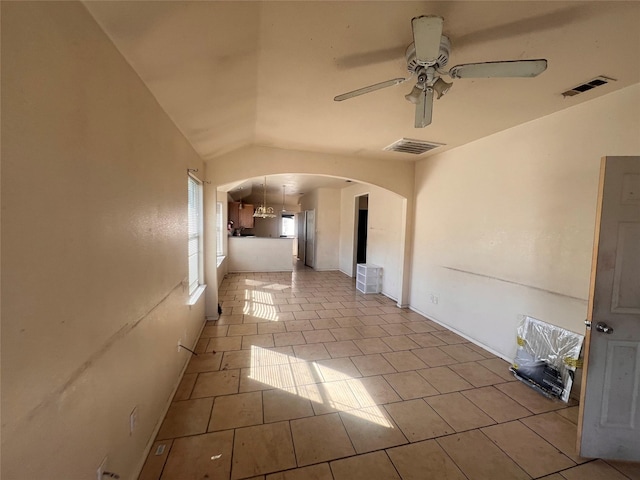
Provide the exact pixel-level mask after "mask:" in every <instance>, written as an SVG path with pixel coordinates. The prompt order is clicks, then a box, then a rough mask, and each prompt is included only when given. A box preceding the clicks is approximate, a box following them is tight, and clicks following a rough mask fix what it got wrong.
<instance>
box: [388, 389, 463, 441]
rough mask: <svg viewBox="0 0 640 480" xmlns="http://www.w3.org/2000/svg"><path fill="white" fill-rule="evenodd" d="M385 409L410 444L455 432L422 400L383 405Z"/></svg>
mask: <svg viewBox="0 0 640 480" xmlns="http://www.w3.org/2000/svg"><path fill="white" fill-rule="evenodd" d="M385 409H386V410H387V412H389V414H390V415H391V417H392V418H393V420H394V421H395V422H396V424H397V425H398V426H399V427H400V430H402V433H404V435H405V437H407V439H408V440H409V441H410V442H417V441H420V440H427V439H429V438H434V437H440V436H442V435H449V434H451V433H455V430H454V429H453V428H451V426H450V425H449V424H447V422H445V421H444V420H443V419H442V417H440V415H438V414H437V413H436V412H435V410H433V408H431V407H430V406H429V405H428V404H427V403H426V402H425V401H424V400H422V399H416V400H409V401H406V402H397V403H393V404H390V405H385Z"/></svg>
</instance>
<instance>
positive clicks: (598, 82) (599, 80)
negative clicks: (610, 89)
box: [562, 76, 615, 97]
mask: <svg viewBox="0 0 640 480" xmlns="http://www.w3.org/2000/svg"><path fill="white" fill-rule="evenodd" d="M609 82H615V80H614V79H613V78H609V77H603V76H600V77H596V78H594V79H593V80H589V81H588V82H585V83H583V84H581V85H578V86H577V87H573V88H572V89H570V90H567V91H566V92H562V96H563V97H573V96H574V95H578V94H579V93H583V92H586V91H587V90H591V89H593V88H596V87H601V86H602V85H606V84H607V83H609Z"/></svg>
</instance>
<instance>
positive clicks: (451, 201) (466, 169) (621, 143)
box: [411, 85, 640, 358]
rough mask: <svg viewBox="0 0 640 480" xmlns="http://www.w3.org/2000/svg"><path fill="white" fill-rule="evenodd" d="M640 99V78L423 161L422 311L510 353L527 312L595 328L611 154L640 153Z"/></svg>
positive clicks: (418, 249) (415, 303) (416, 279)
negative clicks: (592, 281) (597, 260)
mask: <svg viewBox="0 0 640 480" xmlns="http://www.w3.org/2000/svg"><path fill="white" fill-rule="evenodd" d="M639 105H640V86H638V85H636V86H633V87H629V88H627V89H624V90H621V91H618V92H615V93H612V94H609V95H607V96H604V97H601V98H599V99H596V100H593V101H590V102H587V103H583V104H580V105H578V106H575V107H572V108H569V109H567V110H564V111H562V112H559V113H556V114H553V115H550V116H548V117H544V118H541V119H539V120H535V121H533V122H530V123H527V124H524V125H521V126H518V127H515V128H512V129H509V130H507V131H504V132H501V133H498V134H495V135H493V136H491V137H487V138H484V139H482V140H479V141H476V142H473V143H471V144H468V145H466V146H463V147H460V148H457V149H454V150H451V151H448V152H444V153H442V154H440V155H436V156H433V157H431V158H429V159H426V160H424V161H421V162H420V163H419V164H418V165H417V170H416V207H415V208H416V214H415V235H414V239H413V244H414V252H415V253H414V255H413V262H412V284H411V305H412V307H414V308H415V309H416V310H418V311H419V312H422V313H424V314H426V315H427V316H429V317H432V318H434V319H436V320H438V321H440V322H442V323H444V324H446V325H448V326H451V327H453V328H455V329H457V330H459V331H460V332H462V333H463V334H465V335H467V336H468V337H470V338H472V339H474V340H476V341H478V342H480V343H482V344H484V345H486V346H488V347H490V348H491V349H493V350H494V351H496V352H498V353H499V354H501V355H503V356H505V357H507V358H511V357H512V356H513V354H514V353H515V329H516V326H517V324H518V322H519V319H520V316H521V315H531V316H533V317H537V318H539V319H541V320H544V321H547V322H550V323H553V324H556V325H559V326H562V327H564V328H567V329H569V330H572V331H575V332H579V333H582V332H584V325H583V321H584V319H585V315H586V308H587V295H588V284H589V274H590V267H591V250H592V245H593V232H594V221H595V208H596V197H597V185H598V174H599V164H600V158H601V157H602V156H604V155H637V154H638V153H640V135H638V132H640V109H639ZM432 296H434V298H433V301H432ZM435 297H437V303H434V302H435V301H436V299H435Z"/></svg>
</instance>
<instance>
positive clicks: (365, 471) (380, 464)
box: [331, 452, 401, 480]
mask: <svg viewBox="0 0 640 480" xmlns="http://www.w3.org/2000/svg"><path fill="white" fill-rule="evenodd" d="M331 471H332V472H333V478H334V479H335V480H371V479H372V478H380V479H382V478H384V479H385V480H401V478H400V476H399V475H398V473H397V472H396V470H395V468H394V467H393V464H392V463H391V460H389V457H388V456H387V454H386V453H385V452H374V453H367V454H364V455H358V456H355V457H350V458H345V459H342V460H335V461H333V462H331Z"/></svg>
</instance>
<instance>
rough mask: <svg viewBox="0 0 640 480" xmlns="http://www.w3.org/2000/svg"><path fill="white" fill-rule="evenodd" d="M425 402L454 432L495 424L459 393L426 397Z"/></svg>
mask: <svg viewBox="0 0 640 480" xmlns="http://www.w3.org/2000/svg"><path fill="white" fill-rule="evenodd" d="M425 401H426V402H427V403H428V404H429V405H430V406H431V408H433V409H434V410H435V411H436V412H437V413H438V415H440V416H441V417H442V418H443V419H444V420H445V421H446V422H447V423H448V424H449V425H451V426H452V427H453V428H454V429H455V431H456V432H462V431H464V430H471V429H473V428H479V427H485V426H488V425H492V424H494V423H495V422H494V421H493V420H492V419H491V417H489V416H488V415H487V414H485V413H484V412H483V411H482V410H480V409H479V408H478V407H476V406H475V405H474V404H473V403H471V402H470V401H469V400H467V399H466V398H465V397H464V396H462V394H460V393H459V392H455V393H448V394H446V395H438V396H435V397H427V398H426V399H425Z"/></svg>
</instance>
